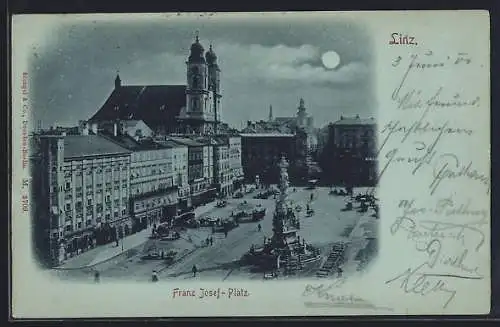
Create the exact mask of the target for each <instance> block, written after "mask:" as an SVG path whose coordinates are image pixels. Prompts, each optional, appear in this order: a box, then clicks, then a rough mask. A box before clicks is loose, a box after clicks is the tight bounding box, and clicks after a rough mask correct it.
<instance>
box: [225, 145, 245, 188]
mask: <svg viewBox="0 0 500 327" xmlns="http://www.w3.org/2000/svg"><path fill="white" fill-rule="evenodd" d="M227 138H228V141H229V168H230V170H231V182H232V183H233V187H232V190H231V191H234V190H236V189H238V188H240V186H241V183H242V181H243V179H244V174H243V166H242V163H241V136H239V135H228V136H227Z"/></svg>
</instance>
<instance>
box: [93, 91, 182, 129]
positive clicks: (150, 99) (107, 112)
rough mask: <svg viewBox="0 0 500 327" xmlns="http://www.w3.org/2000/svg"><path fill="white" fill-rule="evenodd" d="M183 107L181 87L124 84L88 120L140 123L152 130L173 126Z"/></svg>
mask: <svg viewBox="0 0 500 327" xmlns="http://www.w3.org/2000/svg"><path fill="white" fill-rule="evenodd" d="M185 106H186V86H185V85H126V86H121V87H118V88H116V89H114V90H113V92H112V93H111V95H110V96H109V97H108V99H107V100H106V102H105V103H104V104H103V105H102V107H101V108H100V109H99V110H98V111H97V113H95V114H94V115H93V116H92V118H90V121H109V120H116V119H120V120H143V121H144V122H145V123H146V124H147V125H148V126H151V127H152V128H153V129H154V128H155V127H156V126H158V125H172V124H174V123H175V121H176V116H178V115H179V113H180V111H181V109H182V108H183V107H185Z"/></svg>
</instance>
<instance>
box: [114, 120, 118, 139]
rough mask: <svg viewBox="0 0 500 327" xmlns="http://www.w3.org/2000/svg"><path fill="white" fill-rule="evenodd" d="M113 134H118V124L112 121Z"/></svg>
mask: <svg viewBox="0 0 500 327" xmlns="http://www.w3.org/2000/svg"><path fill="white" fill-rule="evenodd" d="M113 136H118V124H117V123H116V122H115V123H113Z"/></svg>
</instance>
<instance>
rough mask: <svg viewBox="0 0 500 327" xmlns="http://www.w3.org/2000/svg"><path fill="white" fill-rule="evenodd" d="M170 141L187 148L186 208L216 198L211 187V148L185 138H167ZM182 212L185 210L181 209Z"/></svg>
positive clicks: (215, 191) (214, 191)
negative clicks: (188, 195)
mask: <svg viewBox="0 0 500 327" xmlns="http://www.w3.org/2000/svg"><path fill="white" fill-rule="evenodd" d="M168 139H169V140H171V141H174V142H176V143H178V144H181V145H184V146H187V147H188V165H187V166H188V183H189V189H190V198H189V199H188V202H187V206H188V208H189V207H192V206H199V205H201V204H204V203H207V202H210V201H211V200H213V199H214V198H215V196H216V193H217V190H216V189H215V188H214V187H213V146H212V144H209V143H202V142H198V141H195V140H192V139H190V138H185V137H173V136H172V137H169V138H168ZM181 209H182V210H184V209H186V208H181Z"/></svg>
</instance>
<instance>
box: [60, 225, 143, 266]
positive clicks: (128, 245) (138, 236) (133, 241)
mask: <svg viewBox="0 0 500 327" xmlns="http://www.w3.org/2000/svg"><path fill="white" fill-rule="evenodd" d="M150 235H151V229H150V228H147V229H144V230H142V231H140V232H138V233H135V234H132V235H129V236H126V237H125V238H123V239H121V240H120V241H119V243H118V246H116V243H115V242H112V243H109V244H106V245H100V246H97V247H95V248H93V249H91V250H88V251H86V252H84V253H82V254H80V255H77V256H75V257H72V258H69V259H68V260H66V261H65V262H64V263H63V264H62V265H60V266H58V267H56V268H55V269H78V268H85V267H91V266H94V265H96V264H98V263H100V262H103V261H106V260H109V259H111V258H113V257H116V256H118V255H120V254H122V253H123V252H125V251H127V250H130V249H133V248H136V247H138V246H141V245H143V244H144V243H145V242H147V241H148V239H149V236H150ZM122 243H123V250H122Z"/></svg>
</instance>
